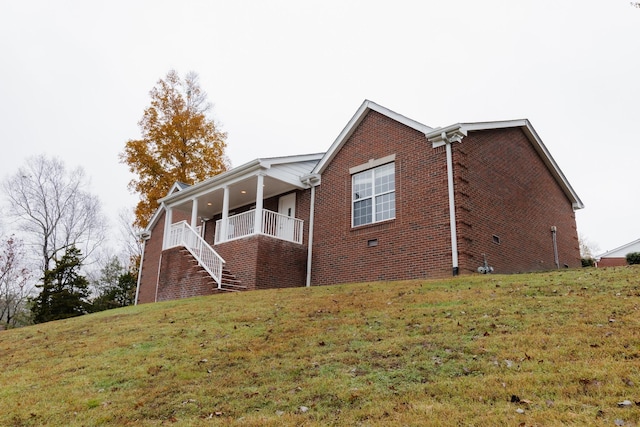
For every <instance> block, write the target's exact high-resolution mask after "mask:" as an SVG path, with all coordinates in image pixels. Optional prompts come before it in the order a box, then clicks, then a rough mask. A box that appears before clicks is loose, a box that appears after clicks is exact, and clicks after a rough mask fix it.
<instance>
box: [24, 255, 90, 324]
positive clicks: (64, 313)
mask: <svg viewBox="0 0 640 427" xmlns="http://www.w3.org/2000/svg"><path fill="white" fill-rule="evenodd" d="M81 255H82V254H81V252H80V250H79V249H77V248H75V247H73V246H72V247H69V248H67V250H66V252H65V254H64V255H63V256H62V258H60V259H59V260H58V259H56V260H55V267H54V268H53V269H51V270H46V271H45V273H44V278H43V283H42V284H41V285H37V287H39V288H42V291H41V292H40V294H39V295H38V296H37V297H36V298H34V299H33V300H32V307H31V311H32V312H33V320H34V322H35V323H43V322H49V321H51V320H59V319H66V318H68V317H75V316H80V315H82V314H85V313H87V309H88V305H89V304H88V302H87V297H88V296H89V281H88V280H87V279H86V277H84V276H82V275H80V268H81V267H82V261H81Z"/></svg>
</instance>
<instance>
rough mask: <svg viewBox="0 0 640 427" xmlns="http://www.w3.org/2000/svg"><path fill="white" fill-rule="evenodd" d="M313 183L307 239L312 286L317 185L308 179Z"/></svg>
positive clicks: (308, 264) (308, 279)
mask: <svg viewBox="0 0 640 427" xmlns="http://www.w3.org/2000/svg"><path fill="white" fill-rule="evenodd" d="M307 184H309V185H311V202H310V206H309V238H308V239H307V240H308V241H307V283H306V285H307V287H310V286H311V259H312V256H313V225H314V214H315V206H316V186H315V185H312V184H311V179H309V180H307Z"/></svg>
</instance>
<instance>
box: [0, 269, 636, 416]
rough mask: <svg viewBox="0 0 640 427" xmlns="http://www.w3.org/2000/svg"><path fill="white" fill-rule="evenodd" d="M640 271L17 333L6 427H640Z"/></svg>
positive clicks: (333, 291)
mask: <svg viewBox="0 0 640 427" xmlns="http://www.w3.org/2000/svg"><path fill="white" fill-rule="evenodd" d="M639 273H640V269H639V268H637V267H635V268H631V267H628V268H619V269H608V270H595V269H585V270H565V271H558V272H552V273H539V274H528V275H513V276H499V275H495V276H470V277H460V278H455V279H450V280H443V281H411V282H396V283H370V284H353V285H337V286H326V287H318V288H311V289H283V290H273V291H256V292H248V293H242V294H230V295H218V296H211V297H206V298H194V299H189V300H181V301H174V302H169V303H161V304H152V305H143V306H138V307H129V308H125V309H118V310H112V311H108V312H102V313H97V314H94V315H89V316H84V317H81V318H75V319H70V320H65V321H59V322H52V323H49V324H43V325H37V326H33V327H29V328H24V329H19V330H13V331H6V332H2V333H0V358H1V360H3V362H4V365H5V366H4V369H3V370H2V372H0V384H2V385H1V386H0V402H2V406H3V410H2V411H1V413H0V425H8V426H11V425H15V426H21V425H24V426H27V425H34V426H35V425H38V426H40V425H51V426H53V425H78V426H80V425H164V424H171V425H184V426H189V425H243V426H246V425H248V426H251V425H256V426H258V425H259V426H264V425H266V426H269V425H273V426H275V425H391V426H393V425H398V426H400V425H421V424H424V423H425V422H426V420H428V422H429V424H432V425H474V426H483V425H487V426H489V425H526V426H533V425H567V424H568V425H616V423H618V424H620V423H624V424H623V425H627V426H632V425H640V407H639V406H637V405H636V403H635V402H640V391H639V390H640V388H639V386H640V277H639V276H640V274H639ZM625 400H629V401H631V402H632V405H631V406H630V407H620V406H619V405H618V403H619V402H622V401H625ZM7 408H10V409H8V410H7Z"/></svg>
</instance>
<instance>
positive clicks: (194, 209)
mask: <svg viewBox="0 0 640 427" xmlns="http://www.w3.org/2000/svg"><path fill="white" fill-rule="evenodd" d="M197 227H198V199H196V198H194V199H193V204H192V205H191V228H193V229H194V230H195V229H196V228H197Z"/></svg>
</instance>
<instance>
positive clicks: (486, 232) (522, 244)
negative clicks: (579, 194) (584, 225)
mask: <svg viewBox="0 0 640 427" xmlns="http://www.w3.org/2000/svg"><path fill="white" fill-rule="evenodd" d="M452 147H453V163H454V171H455V172H454V180H455V185H454V186H455V200H456V217H457V226H458V251H459V256H460V270H461V272H473V271H476V269H477V268H478V267H479V266H481V265H482V264H483V254H486V256H487V260H488V263H489V265H491V266H492V267H494V269H495V272H497V273H518V272H526V271H536V270H549V269H554V268H556V265H555V262H554V251H553V241H552V233H551V227H552V226H556V227H557V234H556V238H557V244H558V252H559V262H560V266H561V267H562V266H563V265H565V264H566V265H568V266H569V267H580V265H581V263H580V251H579V246H578V235H577V230H576V222H575V215H574V212H573V209H572V205H571V201H570V200H569V199H568V198H567V197H566V195H565V194H564V192H563V191H562V189H561V188H560V186H559V185H558V184H557V182H556V181H555V179H554V178H553V177H552V176H551V175H550V173H549V171H548V169H547V167H546V165H545V164H544V163H543V161H542V159H541V158H540V156H539V155H538V154H537V152H536V151H535V149H534V148H533V146H532V145H531V142H530V141H529V140H528V138H527V137H526V136H525V134H524V133H523V132H522V130H521V129H519V128H509V129H502V130H487V131H479V132H471V133H470V134H469V135H468V136H467V137H466V138H464V139H463V140H462V143H459V144H457V143H456V144H454V145H453V146H452ZM494 236H496V237H495V239H497V240H499V243H498V241H494Z"/></svg>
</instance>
